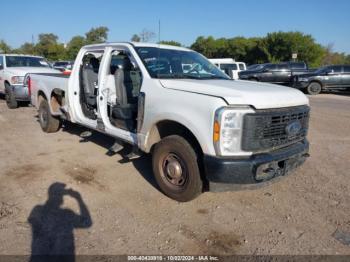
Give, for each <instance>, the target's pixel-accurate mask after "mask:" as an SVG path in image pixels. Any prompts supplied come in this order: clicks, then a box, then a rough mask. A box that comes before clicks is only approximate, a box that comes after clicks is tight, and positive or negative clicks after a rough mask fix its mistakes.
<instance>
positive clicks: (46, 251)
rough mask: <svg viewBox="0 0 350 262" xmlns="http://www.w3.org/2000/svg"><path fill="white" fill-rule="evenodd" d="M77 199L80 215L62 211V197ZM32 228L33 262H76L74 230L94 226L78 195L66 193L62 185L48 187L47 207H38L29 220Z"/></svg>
mask: <svg viewBox="0 0 350 262" xmlns="http://www.w3.org/2000/svg"><path fill="white" fill-rule="evenodd" d="M64 196H69V197H72V198H74V199H75V200H76V201H77V203H78V205H79V209H80V213H79V214H76V213H75V212H74V211H72V210H70V209H66V208H62V204H63V197H64ZM28 223H29V224H30V225H31V228H32V245H31V249H32V252H31V257H30V260H29V261H30V262H39V261H40V262H42V261H69V262H74V261H75V243H74V229H77V228H80V229H81V228H89V227H91V226H92V219H91V216H90V212H89V210H88V208H87V206H86V204H85V203H84V201H83V199H82V197H81V195H80V193H79V192H77V191H74V190H72V189H66V185H65V184H63V183H58V182H57V183H54V184H52V185H51V186H50V187H49V190H48V199H47V201H46V202H45V204H44V205H37V206H35V207H34V208H33V210H32V211H31V213H30V215H29V217H28Z"/></svg>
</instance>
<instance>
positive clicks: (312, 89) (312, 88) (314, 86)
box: [306, 82, 322, 95]
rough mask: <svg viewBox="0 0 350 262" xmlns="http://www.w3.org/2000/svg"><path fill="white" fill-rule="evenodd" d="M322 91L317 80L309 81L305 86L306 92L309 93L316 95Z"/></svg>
mask: <svg viewBox="0 0 350 262" xmlns="http://www.w3.org/2000/svg"><path fill="white" fill-rule="evenodd" d="M321 91H322V86H321V85H320V84H319V83H317V82H311V83H310V84H309V85H308V87H307V88H306V93H308V94H309V95H318V94H319V93H321Z"/></svg>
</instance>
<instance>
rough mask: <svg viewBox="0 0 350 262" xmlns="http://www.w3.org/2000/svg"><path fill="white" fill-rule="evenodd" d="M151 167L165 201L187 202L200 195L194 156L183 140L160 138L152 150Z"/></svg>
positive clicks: (201, 184)
mask: <svg viewBox="0 0 350 262" xmlns="http://www.w3.org/2000/svg"><path fill="white" fill-rule="evenodd" d="M152 165H153V173H154V176H155V179H156V181H157V184H158V186H159V187H160V189H161V191H162V192H163V193H164V194H165V195H167V196H168V197H170V198H172V199H174V200H176V201H179V202H187V201H190V200H193V199H195V198H196V197H197V196H199V195H200V194H201V193H202V192H203V181H202V179H201V176H200V170H199V165H198V157H197V154H196V153H195V150H194V149H193V147H192V146H191V145H190V144H189V143H188V142H187V140H185V139H184V138H183V137H181V136H178V135H172V136H168V137H165V138H163V139H162V140H161V141H160V142H159V143H158V144H157V145H156V146H155V149H154V151H153V158H152ZM175 173H178V174H175Z"/></svg>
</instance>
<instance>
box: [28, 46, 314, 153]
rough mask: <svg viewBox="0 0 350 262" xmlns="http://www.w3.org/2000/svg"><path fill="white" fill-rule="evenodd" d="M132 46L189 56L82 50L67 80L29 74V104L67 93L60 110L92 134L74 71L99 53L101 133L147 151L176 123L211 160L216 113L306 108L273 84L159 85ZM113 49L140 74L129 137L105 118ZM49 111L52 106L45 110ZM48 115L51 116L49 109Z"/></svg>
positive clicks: (298, 96)
mask: <svg viewBox="0 0 350 262" xmlns="http://www.w3.org/2000/svg"><path fill="white" fill-rule="evenodd" d="M134 46H151V47H160V48H166V49H178V50H185V51H191V50H188V49H185V48H181V47H173V46H165V45H152V44H145V43H134V44H131V43H110V44H100V45H91V46H86V47H83V48H82V49H81V50H80V52H79V54H78V56H77V58H76V60H75V64H74V66H73V70H72V74H71V75H70V77H69V78H59V77H50V76H42V75H35V74H33V75H31V79H32V81H31V82H32V88H31V90H32V92H31V94H32V96H31V101H32V104H33V105H35V106H37V107H38V103H37V101H38V92H39V91H40V92H43V93H44V94H45V96H46V97H48V98H49V97H51V94H52V92H53V90H54V89H60V90H63V91H64V92H65V93H66V101H65V105H63V108H64V110H65V111H67V112H68V113H69V115H70V117H71V119H70V120H71V121H72V122H74V123H78V124H80V125H83V126H86V127H89V128H91V129H95V130H97V121H96V120H91V119H88V118H86V117H85V116H84V114H83V112H82V110H81V106H80V101H79V95H77V94H79V88H80V87H79V68H80V64H81V61H82V58H83V56H84V54H85V53H86V52H88V51H104V55H103V58H102V60H101V64H100V70H99V80H98V83H99V84H98V88H99V95H98V99H97V101H98V102H97V103H98V109H99V110H98V118H101V119H102V121H103V123H104V125H105V130H104V133H106V134H108V135H110V136H112V137H116V138H120V139H123V140H125V141H128V142H129V143H131V144H136V145H138V147H139V148H140V149H141V150H143V151H145V152H148V151H149V148H150V146H151V145H150V144H149V143H148V139H149V137H150V132H151V130H152V128H153V127H154V126H155V125H156V124H157V123H158V122H160V121H162V120H171V121H175V122H177V123H179V124H182V125H183V126H185V127H187V128H188V129H189V130H190V131H191V132H192V133H193V135H194V136H195V137H196V139H197V140H198V142H199V144H200V146H201V148H202V150H203V153H204V154H206V155H211V156H215V155H216V151H215V148H214V143H213V124H214V117H215V112H216V110H217V109H219V108H222V107H225V106H237V105H247V106H251V109H249V110H248V111H249V112H254V109H271V108H281V107H290V106H299V105H308V99H307V97H306V96H305V95H304V94H302V93H301V92H300V91H298V90H295V89H292V88H288V87H283V86H277V85H272V84H262V83H254V82H249V81H236V80H187V79H186V80H175V79H173V80H164V79H162V80H159V79H155V78H151V77H150V75H149V73H148V71H147V70H146V68H145V66H144V64H143V63H142V61H141V59H140V58H139V56H138V54H137V53H136V51H135V49H134ZM114 50H127V51H129V52H130V53H131V55H132V56H133V58H134V62H135V63H136V64H137V65H138V67H139V69H140V71H141V73H142V79H143V80H142V86H141V92H143V93H144V94H145V106H144V120H143V124H142V127H141V129H140V130H139V132H138V133H132V132H128V131H125V130H122V129H119V128H117V127H115V126H113V125H112V124H111V123H110V120H109V117H108V115H107V101H108V97H107V94H108V93H109V92H110V91H111V90H113V89H114V86H113V82H111V81H110V80H109V77H108V74H107V71H108V70H109V66H110V59H111V55H112V52H113V51H114ZM50 107H51V106H50ZM51 113H52V114H53V115H60V114H61V113H62V112H60V111H59V112H55V111H54V110H53V109H52V107H51ZM249 154H251V152H243V151H237V152H236V155H238V156H241V155H249Z"/></svg>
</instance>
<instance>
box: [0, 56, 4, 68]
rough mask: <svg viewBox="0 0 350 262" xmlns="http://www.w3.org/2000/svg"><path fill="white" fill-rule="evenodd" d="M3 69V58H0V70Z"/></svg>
mask: <svg viewBox="0 0 350 262" xmlns="http://www.w3.org/2000/svg"><path fill="white" fill-rule="evenodd" d="M2 69H4V57H3V56H0V70H2Z"/></svg>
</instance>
